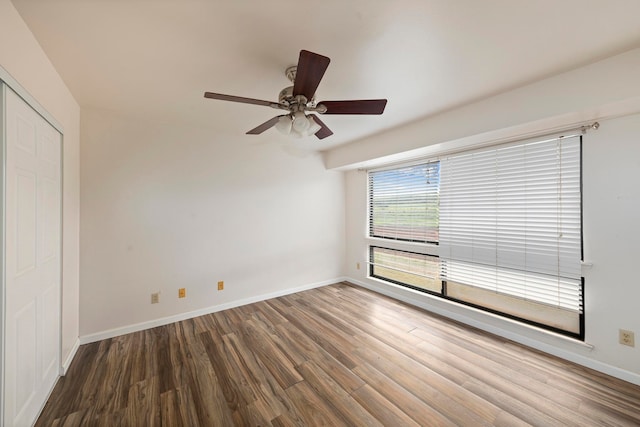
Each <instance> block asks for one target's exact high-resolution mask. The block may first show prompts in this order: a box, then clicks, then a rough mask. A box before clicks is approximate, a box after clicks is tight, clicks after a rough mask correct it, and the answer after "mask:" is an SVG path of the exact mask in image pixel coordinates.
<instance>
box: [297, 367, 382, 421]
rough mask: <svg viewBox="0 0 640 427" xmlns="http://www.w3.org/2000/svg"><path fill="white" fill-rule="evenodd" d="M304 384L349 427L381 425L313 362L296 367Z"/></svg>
mask: <svg viewBox="0 0 640 427" xmlns="http://www.w3.org/2000/svg"><path fill="white" fill-rule="evenodd" d="M298 370H299V371H300V373H301V374H302V376H303V378H304V380H305V382H306V383H307V384H309V385H310V386H311V388H313V389H314V390H315V392H316V394H317V395H318V396H319V397H320V398H322V400H323V401H325V402H326V403H327V404H329V405H331V406H332V407H333V408H335V411H336V412H337V413H339V414H340V416H341V418H342V419H344V420H346V421H347V423H348V424H350V425H358V424H362V425H366V426H382V424H381V423H380V422H379V421H378V420H377V419H376V418H375V417H374V416H373V415H371V414H370V413H369V412H367V410H366V409H364V408H363V407H362V406H361V405H360V404H359V403H358V401H357V400H355V399H353V397H351V395H350V394H349V393H348V392H347V391H346V390H344V389H343V388H342V387H340V385H339V384H338V383H336V382H335V381H334V380H333V379H332V378H331V376H330V375H329V374H327V373H326V372H324V371H323V370H322V368H320V367H319V366H318V365H316V364H315V363H314V362H313V361H311V360H310V361H308V362H305V363H303V364H302V365H300V366H299V367H298Z"/></svg>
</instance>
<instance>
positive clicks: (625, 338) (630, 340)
mask: <svg viewBox="0 0 640 427" xmlns="http://www.w3.org/2000/svg"><path fill="white" fill-rule="evenodd" d="M619 332H620V336H619V340H620V344H622V345H628V346H629V347H635V346H636V339H635V336H634V333H633V331H625V330H624V329H620V331H619Z"/></svg>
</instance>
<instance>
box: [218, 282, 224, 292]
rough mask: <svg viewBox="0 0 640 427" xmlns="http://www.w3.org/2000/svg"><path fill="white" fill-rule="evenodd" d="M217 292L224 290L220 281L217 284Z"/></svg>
mask: <svg viewBox="0 0 640 427" xmlns="http://www.w3.org/2000/svg"><path fill="white" fill-rule="evenodd" d="M218 290H219V291H222V290H224V281H222V280H220V281H219V282H218Z"/></svg>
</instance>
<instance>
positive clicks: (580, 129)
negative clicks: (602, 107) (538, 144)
mask: <svg viewBox="0 0 640 427" xmlns="http://www.w3.org/2000/svg"><path fill="white" fill-rule="evenodd" d="M599 127H600V123H598V122H593V123H589V124H586V125H581V126H570V127H559V128H555V129H548V130H546V131H542V132H540V133H528V134H527V133H524V134H520V135H516V136H510V137H505V138H502V139H496V140H492V141H487V142H481V143H478V144H472V145H470V146H468V147H464V148H456V149H451V150H443V151H441V152H439V153H435V154H432V155H419V156H416V157H410V158H408V159H404V160H397V161H393V162H389V163H382V164H380V165H377V166H372V167H365V168H358V169H357V170H358V171H359V172H367V171H370V170H373V169H383V168H387V167H391V166H396V165H402V164H407V163H413V162H420V161H423V160H434V159H435V158H438V157H442V156H448V155H451V154H457V153H462V152H464V151H469V150H473V149H476V148H483V147H490V146H493V145H500V144H508V143H510V142H515V141H518V140H522V139H535V138H544V137H545V136H552V135H558V134H559V133H564V132H580V134H581V135H584V134H586V133H587V131H589V130H598V128H599ZM568 136H575V134H574V135H559V138H564V137H568Z"/></svg>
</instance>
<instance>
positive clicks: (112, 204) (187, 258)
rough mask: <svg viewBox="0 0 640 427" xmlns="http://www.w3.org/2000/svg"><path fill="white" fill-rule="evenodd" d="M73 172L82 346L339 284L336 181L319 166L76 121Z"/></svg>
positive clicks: (213, 138) (175, 130) (252, 140)
mask: <svg viewBox="0 0 640 427" xmlns="http://www.w3.org/2000/svg"><path fill="white" fill-rule="evenodd" d="M290 142H291V141H290ZM81 165H82V166H81V176H82V189H81V195H82V197H81V200H82V224H81V249H82V259H81V281H82V289H81V297H80V298H81V311H80V313H81V322H80V323H81V336H83V342H87V341H92V340H96V339H100V338H102V337H105V336H112V335H115V334H118V333H122V332H127V331H130V330H134V329H139V328H142V327H147V326H152V325H154V324H159V323H166V322H167V321H169V320H175V319H177V318H182V317H186V316H187V315H191V314H194V313H193V312H194V311H195V312H196V313H201V312H206V311H207V310H213V309H216V308H220V307H228V306H229V305H233V304H239V303H242V302H246V301H249V300H252V299H256V298H261V297H262V296H268V295H274V294H279V293H288V292H292V291H293V290H294V289H299V288H300V287H305V286H314V285H316V284H321V283H330V282H331V283H332V282H333V281H335V280H339V279H340V278H341V277H342V271H343V260H344V250H345V241H344V200H345V199H344V176H343V174H342V173H339V172H333V171H327V170H326V169H325V168H324V165H323V163H322V159H321V157H320V156H319V155H314V156H308V157H303V158H299V157H292V156H291V155H290V154H287V153H286V152H285V151H283V150H282V149H281V147H280V146H278V145H272V144H261V143H260V137H255V136H246V135H243V134H242V133H240V134H233V135H223V134H220V133H218V132H217V131H216V130H215V129H198V128H194V127H191V126H188V125H176V124H167V123H151V122H140V121H138V120H136V119H135V118H125V117H119V116H116V115H113V114H111V113H109V112H106V111H97V110H89V109H83V111H82V162H81ZM218 280H224V281H225V290H224V291H221V292H218V291H217V281H218ZM181 287H185V288H186V291H187V297H186V298H185V299H178V288H181ZM158 291H159V292H161V296H160V303H159V304H153V305H152V304H150V294H151V293H152V292H158Z"/></svg>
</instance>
